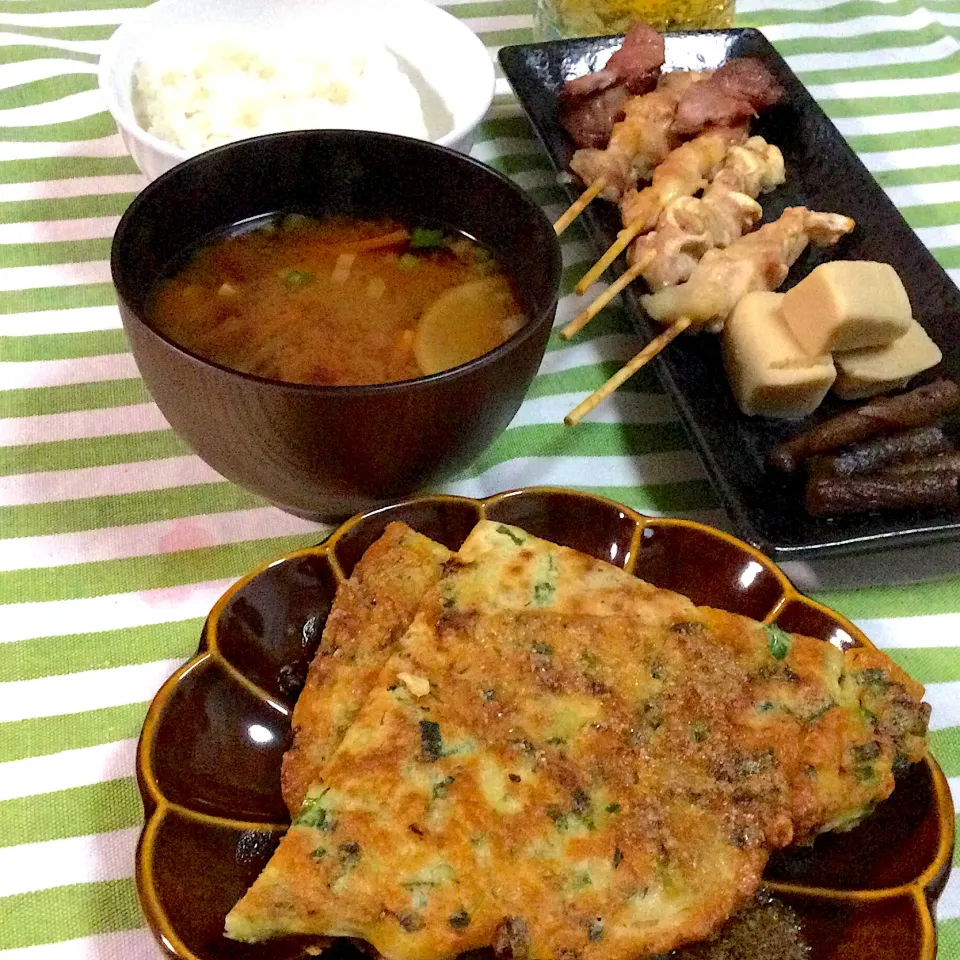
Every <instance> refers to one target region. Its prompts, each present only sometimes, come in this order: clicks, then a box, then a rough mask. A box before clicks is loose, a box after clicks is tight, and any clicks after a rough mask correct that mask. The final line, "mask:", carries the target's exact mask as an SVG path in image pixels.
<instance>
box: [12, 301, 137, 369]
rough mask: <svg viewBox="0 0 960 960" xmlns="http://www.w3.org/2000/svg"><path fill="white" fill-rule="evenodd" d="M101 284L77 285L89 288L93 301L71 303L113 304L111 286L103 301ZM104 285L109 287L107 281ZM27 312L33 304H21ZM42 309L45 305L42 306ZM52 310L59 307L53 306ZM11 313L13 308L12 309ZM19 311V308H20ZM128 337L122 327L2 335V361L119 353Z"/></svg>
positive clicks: (33, 307) (124, 346) (85, 304)
mask: <svg viewBox="0 0 960 960" xmlns="http://www.w3.org/2000/svg"><path fill="white" fill-rule="evenodd" d="M100 286H101V285H100V284H96V285H92V286H91V287H81V288H74V289H75V290H78V291H79V290H88V291H89V295H88V296H89V300H91V301H92V302H90V303H77V304H71V306H95V307H100V306H110V305H111V303H112V302H113V296H112V291H113V288H112V287H107V289H108V290H110V292H111V296H110V299H109V300H107V302H106V303H102V302H100V300H101V296H100V294H101V293H102V292H105V291H101V290H100V289H97V288H99V287H100ZM102 286H104V287H106V286H107V285H106V284H103V285H102ZM21 307H22V309H23V312H24V313H32V312H34V310H36V309H37V308H36V307H35V306H34V305H33V304H29V305H28V304H26V303H24V304H21ZM41 309H42V308H41ZM50 309H57V308H55V307H51V308H50ZM10 312H11V313H12V312H13V311H10ZM18 312H19V311H18ZM127 352H128V346H127V338H126V336H125V335H124V333H123V331H122V330H90V331H85V332H84V333H47V334H41V335H39V336H36V335H34V336H16V337H0V360H73V359H76V358H78V357H103V356H109V355H111V354H116V353H127Z"/></svg>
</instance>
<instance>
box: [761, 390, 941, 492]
mask: <svg viewBox="0 0 960 960" xmlns="http://www.w3.org/2000/svg"><path fill="white" fill-rule="evenodd" d="M958 407H960V386H957V384H956V383H955V382H954V381H953V380H936V381H934V382H933V383H930V384H926V385H924V386H922V387H917V388H916V389H915V390H911V391H909V393H901V394H900V395H899V396H896V397H885V398H883V399H881V400H871V401H870V402H869V403H866V404H864V405H863V406H862V407H858V408H857V409H855V410H847V411H845V412H844V413H840V414H838V415H837V416H835V417H831V419H829V420H826V421H825V422H823V423H821V424H818V425H817V426H815V427H812V428H811V429H810V430H807V431H805V432H804V433H801V434H799V435H798V436H796V437H791V439H789V440H787V441H786V442H784V443H781V444H779V445H778V446H776V447H774V449H773V450H772V451H771V452H770V455H769V456H768V457H767V464H768V466H770V467H772V468H773V469H775V470H782V471H783V472H784V473H793V471H795V470H796V469H797V467H798V466H799V464H800V463H802V462H803V461H804V460H806V459H808V458H809V457H812V456H813V455H814V454H815V453H826V452H828V451H830V450H838V449H840V447H845V446H847V445H848V444H851V443H859V442H861V441H864V440H869V439H871V438H872V437H876V436H878V435H879V434H882V433H890V432H893V431H895V430H903V429H907V428H909V427H928V426H932V425H933V424H935V423H936V422H937V421H938V420H940V419H941V418H942V417H945V416H947V414H949V413H952V412H953V411H954V410H956V409H957V408H958Z"/></svg>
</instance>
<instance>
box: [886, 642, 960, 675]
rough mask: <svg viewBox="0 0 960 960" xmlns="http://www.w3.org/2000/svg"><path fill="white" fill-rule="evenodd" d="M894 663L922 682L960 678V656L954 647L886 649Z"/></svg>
mask: <svg viewBox="0 0 960 960" xmlns="http://www.w3.org/2000/svg"><path fill="white" fill-rule="evenodd" d="M884 653H886V654H887V655H888V656H889V657H890V659H891V660H893V661H894V663H897V664H899V665H900V666H901V667H903V669H904V670H906V671H907V673H909V674H910V676H911V677H913V679H914V680H919V681H920V683H950V682H952V681H956V680H960V656H957V651H956V649H955V648H953V647H918V648H917V649H913V650H901V649H898V648H897V647H893V648H888V649H886V650H884Z"/></svg>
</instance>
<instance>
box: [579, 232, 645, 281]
mask: <svg viewBox="0 0 960 960" xmlns="http://www.w3.org/2000/svg"><path fill="white" fill-rule="evenodd" d="M645 228H646V222H645V221H644V220H636V221H634V222H633V223H628V224H627V225H626V226H625V227H624V228H623V229H622V230H621V231H620V232H619V233H618V234H617V239H616V240H615V241H614V242H613V243H612V244H611V246H610V249H609V250H607V252H606V253H605V254H604V255H603V256H602V257H601V258H600V259H599V260H598V261H597V262H596V263H595V264H594V265H593V266H592V267H591V268H590V269H589V270H588V271H587V272H586V273H585V274H584V275H583V278H582V279H581V281H580V282H579V283H578V284H577V293H579V294H584V293H586V292H587V290H588V289H589V288H590V287H592V286H593V284H594V283H595V282H596V281H597V280H599V279H600V274H602V273H603V271H604V270H606V269H607V267H609V266H610V264H611V263H613V261H614V260H616V259H617V257H619V256H620V254H621V253H623V251H624V250H626V249H627V247H629V246H630V243H631V242H632V241H633V239H634V238H635V237H637V236H639V235H640V234H641V233H643V231H644V229H645Z"/></svg>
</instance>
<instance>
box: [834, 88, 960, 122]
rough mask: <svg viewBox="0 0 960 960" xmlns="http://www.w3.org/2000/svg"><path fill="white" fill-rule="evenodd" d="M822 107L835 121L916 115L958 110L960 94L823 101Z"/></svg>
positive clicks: (925, 94)
mask: <svg viewBox="0 0 960 960" xmlns="http://www.w3.org/2000/svg"><path fill="white" fill-rule="evenodd" d="M820 105H821V106H822V107H823V109H824V110H825V111H826V113H827V114H828V115H829V116H830V117H833V118H834V119H844V118H846V117H875V116H886V115H887V114H905V113H916V112H918V111H920V110H922V111H924V112H927V111H934V110H956V109H957V107H960V94H957V93H929V94H927V93H924V94H917V95H910V96H904V97H857V98H856V99H854V100H840V99H833V100H831V99H822V100H821V103H820Z"/></svg>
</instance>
